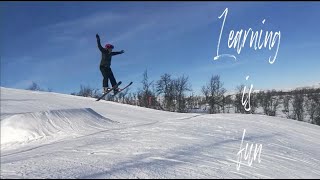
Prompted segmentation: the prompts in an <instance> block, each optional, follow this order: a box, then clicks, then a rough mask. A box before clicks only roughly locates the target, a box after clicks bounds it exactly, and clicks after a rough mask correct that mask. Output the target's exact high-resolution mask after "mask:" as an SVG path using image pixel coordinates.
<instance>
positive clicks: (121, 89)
mask: <svg viewBox="0 0 320 180" xmlns="http://www.w3.org/2000/svg"><path fill="white" fill-rule="evenodd" d="M132 83H133V82H130V83H129V84H128V85H127V86H125V87H124V88H120V90H119V91H118V92H117V93H115V94H113V96H116V95H117V94H118V93H119V92H121V91H123V90H125V89H126V88H128V87H129V86H131V84H132Z"/></svg>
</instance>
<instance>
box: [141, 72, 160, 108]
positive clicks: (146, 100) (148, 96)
mask: <svg viewBox="0 0 320 180" xmlns="http://www.w3.org/2000/svg"><path fill="white" fill-rule="evenodd" d="M141 82H142V85H143V87H142V90H140V91H139V92H138V99H139V104H140V106H143V107H150V106H152V104H151V103H152V100H153V99H156V98H155V95H154V92H152V91H151V87H152V84H153V81H151V82H149V77H148V71H147V70H145V71H144V73H143V79H142V81H141Z"/></svg>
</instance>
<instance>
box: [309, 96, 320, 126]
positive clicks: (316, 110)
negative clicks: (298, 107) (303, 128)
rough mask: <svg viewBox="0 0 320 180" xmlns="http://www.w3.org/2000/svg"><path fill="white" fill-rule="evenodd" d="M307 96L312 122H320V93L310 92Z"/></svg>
mask: <svg viewBox="0 0 320 180" xmlns="http://www.w3.org/2000/svg"><path fill="white" fill-rule="evenodd" d="M307 98H308V100H307V102H306V107H307V112H308V114H309V115H310V120H311V123H312V124H318V123H317V122H316V121H317V119H318V118H320V93H313V94H308V96H307ZM319 120H320V119H319ZM319 123H320V122H319ZM318 125H320V124H318Z"/></svg>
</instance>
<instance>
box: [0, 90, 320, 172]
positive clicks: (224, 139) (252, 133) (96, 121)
mask: <svg viewBox="0 0 320 180" xmlns="http://www.w3.org/2000/svg"><path fill="white" fill-rule="evenodd" d="M0 90H1V178H320V138H319V137H320V126H316V125H312V124H309V123H306V122H298V121H295V120H290V119H285V118H279V117H269V116H264V115H245V114H215V115H209V114H200V113H199V114H197V113H190V114H179V113H172V112H163V111H158V110H152V109H146V108H142V107H137V106H130V105H124V104H118V103H114V102H107V101H99V102H96V101H95V99H93V98H84V97H76V96H71V95H64V94H57V93H52V92H34V91H27V90H17V89H9V88H2V87H1V89H0ZM244 132H245V134H244ZM242 138H243V140H242ZM246 145H248V148H247V151H245V150H246V149H245V147H246ZM251 145H253V146H252V147H253V148H252V153H251V154H248V156H247V157H246V156H245V152H248V153H249V152H250V146H251ZM256 145H257V146H256ZM256 147H260V148H261V147H262V149H259V148H256ZM255 150H256V151H255ZM258 150H261V151H258ZM255 155H256V156H255ZM254 156H255V159H253V157H254ZM239 157H240V158H239ZM250 157H252V158H250ZM250 159H251V163H252V164H251V163H250V162H248V160H250ZM239 161H241V163H242V164H240V166H237V165H238V164H237V163H238V162H239ZM237 167H238V168H237Z"/></svg>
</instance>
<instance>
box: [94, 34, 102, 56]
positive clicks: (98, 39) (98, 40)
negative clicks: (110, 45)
mask: <svg viewBox="0 0 320 180" xmlns="http://www.w3.org/2000/svg"><path fill="white" fill-rule="evenodd" d="M96 38H97V44H98V48H99V49H100V51H101V52H102V51H103V50H104V49H103V47H102V46H101V42H100V37H99V35H98V34H96Z"/></svg>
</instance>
